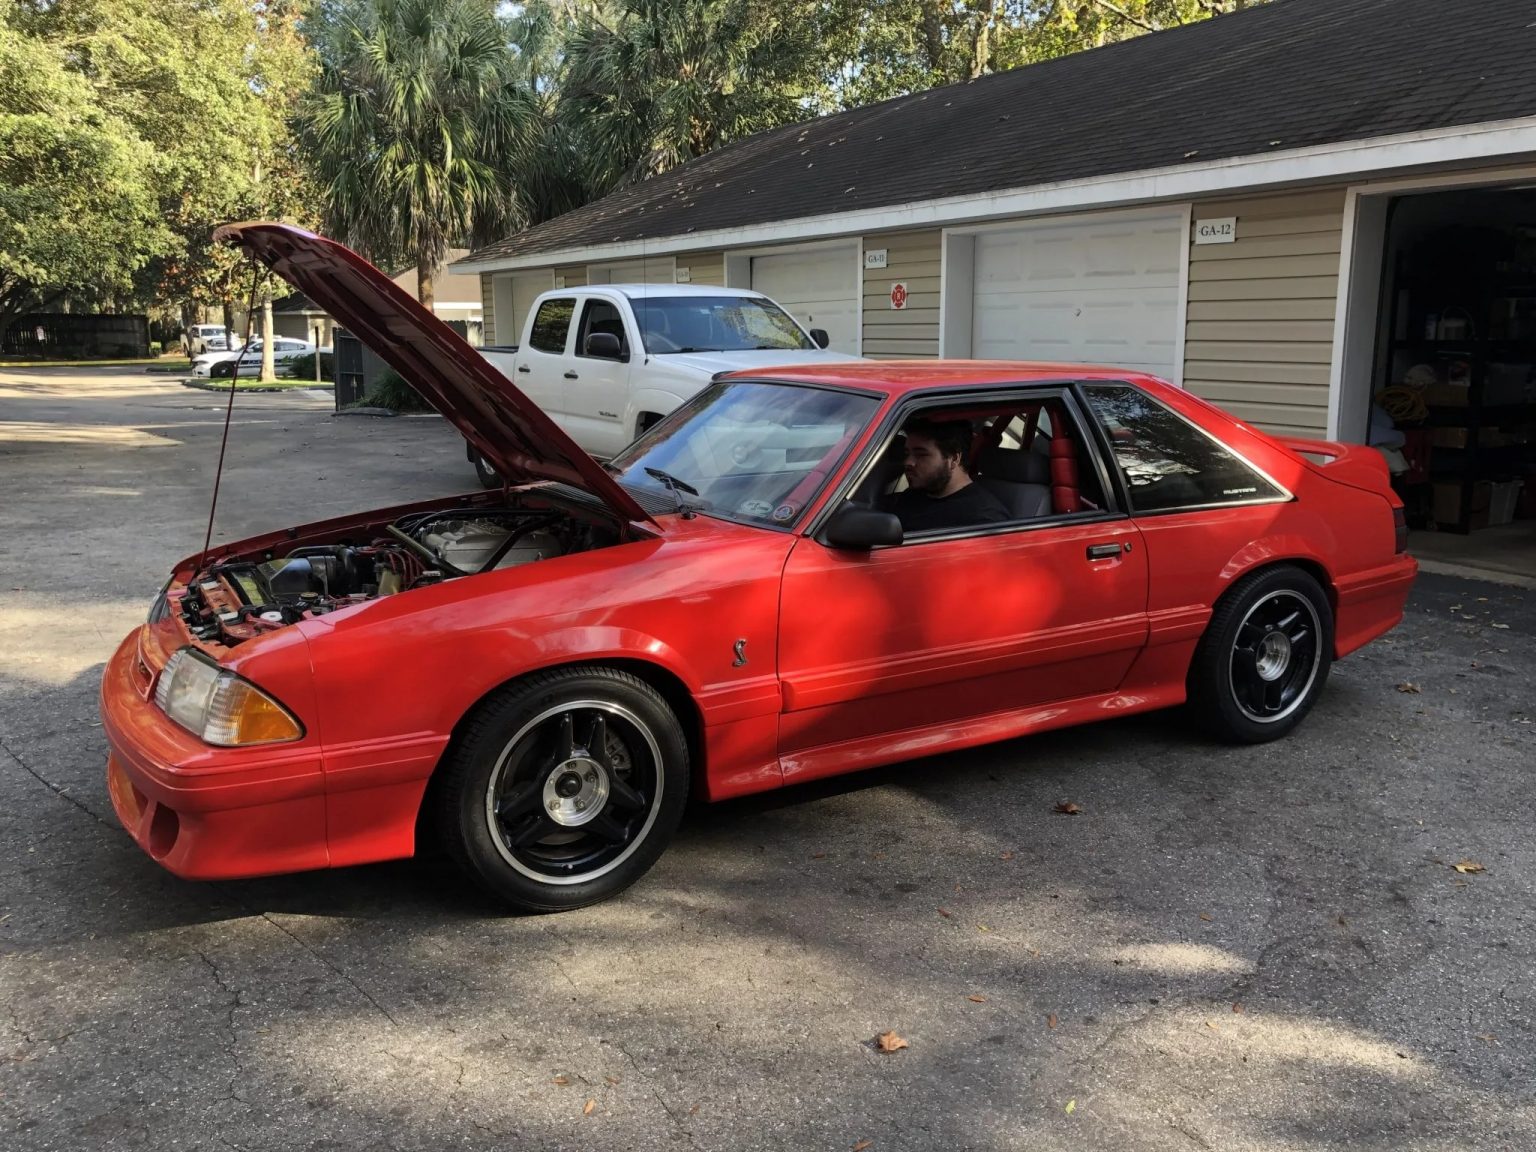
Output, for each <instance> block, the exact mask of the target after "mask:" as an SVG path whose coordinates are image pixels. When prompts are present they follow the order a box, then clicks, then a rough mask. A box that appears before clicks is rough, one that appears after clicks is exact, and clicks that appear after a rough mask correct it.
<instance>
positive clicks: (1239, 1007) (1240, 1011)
mask: <svg viewBox="0 0 1536 1152" xmlns="http://www.w3.org/2000/svg"><path fill="white" fill-rule="evenodd" d="M1232 1011H1234V1012H1236V1013H1237V1014H1238V1015H1239V1016H1241V1015H1242V1014H1243V1006H1242V1005H1241V1004H1234V1005H1232Z"/></svg>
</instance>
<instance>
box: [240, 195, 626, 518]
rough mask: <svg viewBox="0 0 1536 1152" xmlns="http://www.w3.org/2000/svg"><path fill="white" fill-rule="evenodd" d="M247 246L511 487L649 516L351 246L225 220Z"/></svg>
mask: <svg viewBox="0 0 1536 1152" xmlns="http://www.w3.org/2000/svg"><path fill="white" fill-rule="evenodd" d="M214 240H215V241H218V242H222V243H225V244H229V245H231V246H232V247H236V248H240V249H242V250H243V251H245V252H247V253H249V254H250V255H252V256H254V257H255V258H256V259H258V260H260V261H261V262H262V263H263V264H265V265H267V267H269V268H271V269H272V270H273V271H274V272H276V273H277V274H278V275H279V276H281V277H282V278H283V279H284V280H286V281H287V282H288V283H289V284H291V285H293V287H295V288H297V289H298V290H299V291H300V292H302V293H304V294H305V295H306V296H308V297H309V298H310V299H311V300H313V301H314V302H315V303H316V304H317V305H319V307H321V308H323V309H324V310H325V311H326V312H328V313H330V315H331V316H332V317H334V318H335V319H336V320H337V321H338V322H339V323H340V324H341V325H342V326H343V327H344V328H346V329H347V331H349V332H351V333H352V334H353V335H354V336H356V337H357V338H358V339H359V340H361V341H362V342H363V343H364V344H366V345H367V346H368V347H369V348H371V349H373V351H374V352H376V353H378V355H379V357H380V358H381V359H382V360H383V361H384V362H385V363H386V364H388V365H389V366H390V367H391V368H393V369H394V370H395V371H397V372H399V373H400V375H401V376H402V377H404V378H405V379H406V380H407V381H409V383H410V384H411V385H412V387H414V388H415V389H416V390H417V391H419V392H420V393H421V395H422V396H423V398H425V399H426V400H427V401H428V402H429V403H430V404H431V405H432V406H433V407H434V408H436V409H437V410H438V411H439V412H441V413H442V414H443V415H444V416H445V417H446V418H447V419H448V420H449V421H451V422H452V424H453V425H454V427H455V428H457V429H458V430H459V432H460V433H462V434H463V436H464V438H465V439H466V440H468V441H469V442H470V443H471V444H473V445H474V446H475V448H476V449H477V450H478V451H479V452H480V454H481V455H483V456H484V457H485V458H486V460H487V461H489V462H490V463H491V465H492V466H493V467H495V469H496V471H497V473H498V474H499V475H500V476H501V477H502V478H503V479H505V480H507V481H508V482H509V483H513V484H519V483H525V482H528V481H532V480H558V481H561V482H562V483H565V484H570V485H573V486H574V487H577V488H581V489H583V490H584V491H586V492H589V493H591V494H592V495H593V496H595V497H597V498H598V499H599V500H601V501H602V502H603V503H604V504H606V505H608V507H609V508H611V509H612V510H613V511H614V512H615V513H617V514H618V515H620V516H622V517H623V518H624V519H625V520H630V521H637V522H638V521H644V520H650V519H651V517H650V515H649V514H648V513H647V512H646V511H645V510H644V509H643V508H641V507H640V505H639V504H638V503H636V502H635V499H634V497H632V496H630V494H629V493H628V492H626V491H624V489H623V488H621V487H620V486H619V484H618V483H617V482H616V481H615V480H614V479H613V477H612V476H610V475H609V474H608V473H607V472H605V471H604V470H603V467H602V465H600V464H598V462H597V461H596V460H594V459H592V457H590V456H588V455H587V454H586V453H585V452H583V451H582V450H581V449H580V448H578V447H577V446H576V443H575V442H574V441H573V440H571V438H570V437H569V436H567V435H566V434H565V433H564V432H562V431H561V430H560V429H559V427H557V426H556V424H555V422H554V421H553V420H551V419H550V418H549V417H548V416H546V415H545V414H544V413H543V412H541V411H540V410H539V408H538V406H537V405H535V404H534V403H533V401H532V400H530V399H528V397H527V396H525V395H523V394H522V393H521V392H519V391H518V390H517V388H516V387H515V386H514V385H513V384H512V382H511V381H510V380H508V379H507V378H506V377H505V376H503V375H502V374H501V373H500V372H499V371H497V370H496V369H495V368H493V367H492V366H491V365H490V364H489V363H488V362H487V361H486V360H485V358H484V357H482V356H481V355H480V354H479V353H478V352H476V351H475V350H474V348H472V347H471V346H470V345H469V344H468V343H467V342H466V341H465V340H464V339H463V338H462V337H461V336H460V335H459V334H458V333H457V332H455V331H454V330H453V329H452V328H450V327H448V325H446V324H444V323H443V322H442V321H441V320H439V319H438V318H437V317H436V316H434V315H432V313H430V312H429V311H427V309H425V308H423V307H422V306H421V304H420V303H418V302H417V301H416V300H414V299H412V298H411V296H410V295H409V294H408V293H406V292H405V291H403V290H402V289H401V288H400V286H399V285H398V284H396V283H394V282H393V281H392V280H390V278H389V277H388V276H386V275H384V273H382V272H380V271H379V270H378V269H377V268H375V267H374V266H373V265H372V264H369V263H368V262H367V261H366V260H364V259H363V258H362V257H361V256H359V255H357V253H355V252H353V251H352V250H351V249H349V248H346V247H344V246H343V245H341V244H337V243H336V242H335V241H334V240H327V239H325V238H324V237H322V236H316V235H315V234H314V233H313V232H306V231H304V230H303V229H302V228H295V227H293V226H291V225H288V224H273V223H261V222H252V223H246V224H226V225H224V226H223V227H222V228H220V229H218V231H216V232H215V233H214Z"/></svg>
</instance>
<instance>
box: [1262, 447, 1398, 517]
mask: <svg viewBox="0 0 1536 1152" xmlns="http://www.w3.org/2000/svg"><path fill="white" fill-rule="evenodd" d="M1275 439H1276V440H1278V441H1279V442H1280V443H1281V444H1283V445H1284V446H1285V447H1287V448H1289V449H1290V450H1291V451H1292V452H1294V453H1296V455H1298V456H1300V457H1301V458H1302V460H1303V461H1305V462H1306V464H1307V466H1308V467H1310V468H1311V469H1312V470H1313V471H1314V472H1319V473H1321V474H1322V475H1324V476H1326V477H1328V479H1330V480H1337V481H1338V482H1339V483H1340V484H1348V485H1349V486H1350V487H1351V488H1361V489H1364V490H1365V491H1367V492H1374V493H1376V494H1377V495H1380V496H1385V497H1386V498H1387V499H1388V500H1389V501H1392V502H1393V503H1394V504H1395V503H1397V502H1398V501H1397V495H1396V493H1394V492H1393V491H1392V473H1391V471H1390V470H1389V469H1388V468H1387V459H1386V457H1385V456H1383V455H1382V454H1381V453H1380V452H1378V451H1377V450H1376V449H1375V448H1372V447H1371V446H1370V445H1368V444H1340V443H1339V442H1338V441H1336V440H1309V439H1306V438H1305V437H1301V436H1277V437H1275Z"/></svg>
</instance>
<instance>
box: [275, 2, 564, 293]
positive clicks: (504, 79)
mask: <svg viewBox="0 0 1536 1152" xmlns="http://www.w3.org/2000/svg"><path fill="white" fill-rule="evenodd" d="M309 28H310V35H311V37H312V39H313V41H314V43H315V45H316V47H317V49H318V51H319V55H320V73H319V78H318V81H317V83H316V85H315V89H314V91H313V92H312V93H311V94H310V95H309V96H308V97H307V98H306V99H305V100H304V101H303V104H302V107H301V111H300V117H299V124H300V137H301V141H302V146H303V148H304V151H305V155H306V159H307V162H308V165H309V167H310V170H311V171H312V173H313V174H314V176H315V178H316V180H317V182H318V185H319V187H320V189H321V194H322V197H323V200H324V205H325V212H324V214H325V220H326V225H327V227H328V229H329V230H330V231H331V232H332V233H333V234H334V235H337V236H339V237H340V238H342V239H344V240H345V241H346V242H347V243H348V244H350V245H351V246H353V247H355V248H358V249H360V250H362V251H363V252H365V253H366V254H367V255H369V256H370V258H372V259H373V260H374V261H375V262H376V263H388V262H390V261H391V260H392V259H393V258H394V257H395V256H396V255H397V254H402V253H410V254H411V255H412V256H413V257H414V258H415V261H416V267H417V274H418V281H417V283H418V290H417V294H418V296H419V298H420V299H421V301H422V303H423V304H426V305H427V306H428V307H430V306H431V304H432V296H433V277H434V275H435V274H436V271H437V269H438V268H440V267H441V266H442V263H443V260H444V258H445V256H446V254H447V250H448V248H449V247H450V246H451V245H452V243H453V242H454V241H455V240H458V239H460V238H465V237H468V236H470V235H471V233H472V232H473V231H474V230H475V226H476V223H477V221H480V222H482V223H483V222H484V221H486V220H494V221H496V222H497V223H498V224H500V225H502V226H503V227H504V228H510V227H517V226H521V224H523V223H524V222H525V221H526V219H527V206H526V201H525V199H524V197H523V196H522V193H521V190H520V189H519V187H518V186H517V184H516V182H515V181H513V180H511V179H509V176H508V164H509V163H510V158H512V157H515V156H518V155H520V154H522V153H524V152H525V151H526V149H527V147H528V146H529V144H530V142H531V140H533V139H534V138H536V137H537V125H536V121H537V116H538V108H537V103H536V101H535V99H534V97H533V93H532V91H531V90H530V88H529V87H528V85H527V83H526V81H525V80H524V79H522V78H520V76H519V66H518V61H517V57H516V55H515V53H514V52H513V51H512V50H511V48H510V42H509V32H510V25H509V23H508V21H507V20H506V19H504V18H503V17H502V16H501V15H500V14H499V13H498V11H497V4H496V3H495V0H351V2H347V0H337V2H333V3H330V4H327V5H325V6H324V7H323V8H322V9H321V10H320V12H318V13H317V15H316V18H315V19H314V20H312V21H311V22H310V24H309Z"/></svg>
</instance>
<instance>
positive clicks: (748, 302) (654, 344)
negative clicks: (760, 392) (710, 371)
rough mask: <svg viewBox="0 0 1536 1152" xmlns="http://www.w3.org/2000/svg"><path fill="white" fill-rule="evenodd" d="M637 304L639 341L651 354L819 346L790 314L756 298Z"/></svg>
mask: <svg viewBox="0 0 1536 1152" xmlns="http://www.w3.org/2000/svg"><path fill="white" fill-rule="evenodd" d="M633 303H634V309H635V320H636V321H637V322H638V323H639V325H640V338H641V340H642V341H643V342H644V344H645V350H646V351H647V352H648V353H650V354H651V355H653V356H655V355H663V356H664V355H666V354H668V353H673V352H744V351H748V350H750V349H755V348H764V349H773V350H774V351H779V352H783V351H786V350H789V349H814V348H815V347H816V345H815V344H813V343H811V341H810V340H809V339H807V338H806V335H805V333H804V332H802V331H801V330H800V326H799V325H798V324H796V323H795V322H794V321H793V320H791V319H790V318H789V315H788V313H786V312H785V311H784V310H783V309H782V308H780V307H779V306H778V305H777V304H775V303H773V301H771V300H763V299H759V298H757V297H755V296H652V297H642V298H640V299H637V300H635V301H634V302H633Z"/></svg>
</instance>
